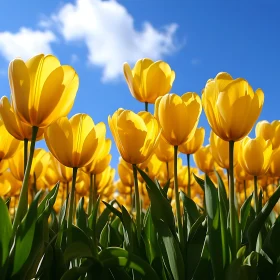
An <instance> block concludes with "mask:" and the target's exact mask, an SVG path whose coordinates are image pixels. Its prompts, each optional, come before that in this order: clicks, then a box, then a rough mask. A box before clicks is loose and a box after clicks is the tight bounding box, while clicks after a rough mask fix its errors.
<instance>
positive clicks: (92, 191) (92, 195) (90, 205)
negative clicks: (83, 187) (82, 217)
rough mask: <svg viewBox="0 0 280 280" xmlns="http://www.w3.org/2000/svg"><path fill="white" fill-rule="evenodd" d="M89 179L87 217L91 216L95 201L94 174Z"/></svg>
mask: <svg viewBox="0 0 280 280" xmlns="http://www.w3.org/2000/svg"><path fill="white" fill-rule="evenodd" d="M89 178H90V185H89V202H88V215H90V214H91V212H92V209H93V206H94V205H95V203H96V199H97V190H96V176H95V175H94V174H90V175H89Z"/></svg>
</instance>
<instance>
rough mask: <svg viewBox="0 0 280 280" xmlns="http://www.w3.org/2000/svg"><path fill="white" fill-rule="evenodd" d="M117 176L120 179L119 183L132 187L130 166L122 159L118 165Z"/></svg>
mask: <svg viewBox="0 0 280 280" xmlns="http://www.w3.org/2000/svg"><path fill="white" fill-rule="evenodd" d="M118 174H119V177H120V179H121V182H122V183H123V184H124V185H125V186H133V184H134V180H133V171H132V166H131V164H127V163H126V162H125V161H124V160H123V159H120V162H119V164H118Z"/></svg>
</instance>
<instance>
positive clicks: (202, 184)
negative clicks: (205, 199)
mask: <svg viewBox="0 0 280 280" xmlns="http://www.w3.org/2000/svg"><path fill="white" fill-rule="evenodd" d="M193 176H194V179H195V180H196V182H197V183H198V185H199V186H200V187H201V188H202V190H203V191H204V180H203V179H201V178H199V177H198V176H196V175H195V174H194V173H193Z"/></svg>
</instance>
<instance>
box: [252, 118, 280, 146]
mask: <svg viewBox="0 0 280 280" xmlns="http://www.w3.org/2000/svg"><path fill="white" fill-rule="evenodd" d="M255 131H256V137H259V136H261V137H262V138H263V139H264V140H268V139H270V140H271V143H272V148H273V150H274V149H277V148H278V147H280V121H273V122H272V123H271V124H270V123H269V122H268V121H260V122H258V123H257V125H256V130H255Z"/></svg>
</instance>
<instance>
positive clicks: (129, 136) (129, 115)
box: [108, 109, 161, 244]
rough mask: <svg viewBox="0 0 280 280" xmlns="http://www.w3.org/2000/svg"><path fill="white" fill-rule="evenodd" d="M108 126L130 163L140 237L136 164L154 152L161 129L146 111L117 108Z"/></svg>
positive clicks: (121, 152)
mask: <svg viewBox="0 0 280 280" xmlns="http://www.w3.org/2000/svg"><path fill="white" fill-rule="evenodd" d="M108 122H109V126H110V129H111V132H112V134H113V137H114V140H115V143H116V145H117V148H118V150H119V153H120V154H121V156H122V158H123V159H124V160H125V161H126V162H128V163H130V164H132V166H133V177H134V185H135V203H136V224H137V227H136V228H137V237H138V241H139V244H140V238H141V212H140V211H141V209H140V197H139V190H138V179H137V167H136V164H140V163H143V162H145V161H146V160H147V159H148V158H149V157H150V156H151V154H152V153H153V152H154V150H155V148H156V146H157V143H158V139H159V136H160V133H161V129H160V126H159V123H158V121H157V120H156V118H155V117H153V115H151V114H150V113H148V112H139V113H138V114H135V113H133V112H132V111H129V110H123V109H118V110H117V111H116V112H115V113H114V114H113V116H112V118H111V116H109V118H108Z"/></svg>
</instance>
